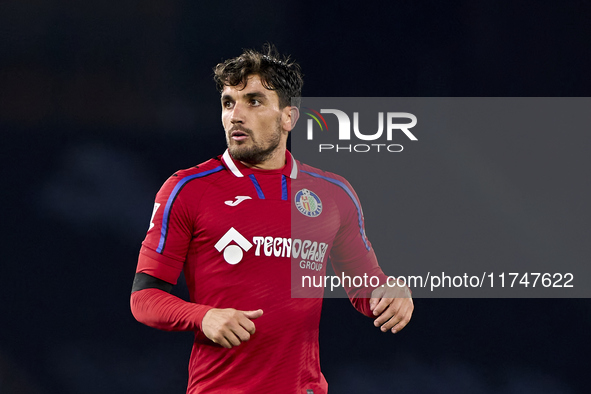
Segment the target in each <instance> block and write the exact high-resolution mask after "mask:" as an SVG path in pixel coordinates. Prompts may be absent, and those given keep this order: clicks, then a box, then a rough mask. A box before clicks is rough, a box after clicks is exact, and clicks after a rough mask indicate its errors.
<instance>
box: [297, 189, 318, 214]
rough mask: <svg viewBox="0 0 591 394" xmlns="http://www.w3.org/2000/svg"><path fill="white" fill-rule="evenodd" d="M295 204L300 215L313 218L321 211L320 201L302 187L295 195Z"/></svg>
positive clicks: (311, 192) (314, 194)
mask: <svg viewBox="0 0 591 394" xmlns="http://www.w3.org/2000/svg"><path fill="white" fill-rule="evenodd" d="M295 206H296V208H297V209H298V211H300V213H301V214H302V215H305V216H308V217H311V218H315V217H316V216H318V215H320V214H321V213H322V201H320V198H319V197H318V196H317V195H316V193H314V192H313V191H311V190H308V189H302V190H300V191H299V192H297V193H296V195H295Z"/></svg>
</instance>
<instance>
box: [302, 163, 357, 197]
mask: <svg viewBox="0 0 591 394" xmlns="http://www.w3.org/2000/svg"><path fill="white" fill-rule="evenodd" d="M298 165H299V169H300V171H299V172H300V175H301V176H302V179H305V178H312V179H315V180H316V181H317V182H318V183H319V184H325V185H326V186H327V187H333V188H335V189H336V190H342V191H343V192H345V193H346V194H348V195H350V194H353V195H354V193H355V191H354V190H353V187H352V186H351V184H350V183H349V181H347V180H346V179H345V178H344V177H342V176H341V175H338V174H335V173H334V172H329V171H324V170H321V169H319V168H316V167H312V166H309V165H307V164H303V163H299V162H298ZM329 185H331V186H329Z"/></svg>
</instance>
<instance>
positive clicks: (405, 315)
mask: <svg viewBox="0 0 591 394" xmlns="http://www.w3.org/2000/svg"><path fill="white" fill-rule="evenodd" d="M414 308H415V307H414V304H413V302H412V300H410V302H408V303H407V306H406V308H405V309H404V312H402V313H400V321H399V322H398V323H397V324H396V325H395V326H394V327H392V334H396V333H397V332H399V331H400V330H402V329H403V328H404V327H406V326H407V325H408V323H410V319H411V317H412V312H413V311H414Z"/></svg>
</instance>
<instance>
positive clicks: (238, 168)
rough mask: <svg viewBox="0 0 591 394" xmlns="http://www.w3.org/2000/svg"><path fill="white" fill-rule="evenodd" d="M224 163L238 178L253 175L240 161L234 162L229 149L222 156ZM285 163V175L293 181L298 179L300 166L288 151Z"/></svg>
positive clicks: (286, 151) (283, 171)
mask: <svg viewBox="0 0 591 394" xmlns="http://www.w3.org/2000/svg"><path fill="white" fill-rule="evenodd" d="M222 163H224V165H225V166H226V168H227V169H228V170H230V172H231V173H232V174H234V176H235V177H238V178H241V177H243V176H245V175H250V174H252V173H253V171H252V170H251V169H250V168H248V167H247V166H245V165H244V164H242V163H241V162H240V161H238V160H234V158H233V157H232V156H231V155H230V152H228V150H227V149H226V151H225V152H224V154H223V155H222ZM285 163H286V164H285V166H284V167H283V169H282V173H283V175H285V176H288V177H290V178H291V179H296V178H297V177H298V164H297V162H296V160H295V159H294V158H293V156H292V155H291V153H290V152H289V151H288V150H287V149H286V150H285Z"/></svg>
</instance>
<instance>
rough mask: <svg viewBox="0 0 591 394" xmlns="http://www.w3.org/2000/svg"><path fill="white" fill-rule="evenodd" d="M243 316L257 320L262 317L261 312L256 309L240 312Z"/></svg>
mask: <svg viewBox="0 0 591 394" xmlns="http://www.w3.org/2000/svg"><path fill="white" fill-rule="evenodd" d="M241 312H242V313H243V314H244V316H246V317H248V318H249V319H258V318H259V317H261V316H263V310H262V309H257V310H256V311H241Z"/></svg>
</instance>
